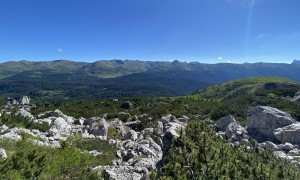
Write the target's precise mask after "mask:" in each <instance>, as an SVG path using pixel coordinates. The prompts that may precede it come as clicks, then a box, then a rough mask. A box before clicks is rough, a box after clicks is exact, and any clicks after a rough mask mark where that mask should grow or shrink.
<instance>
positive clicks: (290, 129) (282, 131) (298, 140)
mask: <svg viewBox="0 0 300 180" xmlns="http://www.w3.org/2000/svg"><path fill="white" fill-rule="evenodd" d="M274 134H275V136H276V138H277V139H278V140H279V141H280V142H282V143H286V142H288V143H292V144H298V145H300V123H295V124H291V125H289V126H286V127H283V128H277V129H275V130H274Z"/></svg>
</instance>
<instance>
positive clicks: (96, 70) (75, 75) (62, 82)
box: [0, 60, 300, 99]
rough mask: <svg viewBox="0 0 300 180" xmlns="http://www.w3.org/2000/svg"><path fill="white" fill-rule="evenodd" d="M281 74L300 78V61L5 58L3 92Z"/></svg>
mask: <svg viewBox="0 0 300 180" xmlns="http://www.w3.org/2000/svg"><path fill="white" fill-rule="evenodd" d="M258 76H279V77H284V78H289V79H291V80H294V81H298V82H300V64H299V60H295V61H294V62H293V63H292V64H284V63H253V64H252V63H244V64H230V63H219V64H203V63H198V62H191V63H187V62H180V61H177V60H175V61H173V62H153V61H133V60H124V61H122V60H101V61H96V62H93V63H87V62H74V61H68V60H55V61H42V62H31V61H19V62H5V63H2V64H0V96H2V97H3V96H21V95H31V96H33V97H40V98H47V97H51V98H52V99H53V97H57V98H103V97H105V98H107V97H132V96H151V97H153V96H176V95H185V94H189V93H191V92H194V91H196V90H197V89H201V88H205V87H208V86H210V85H214V84H217V83H222V82H226V81H229V80H235V79H241V78H246V77H258Z"/></svg>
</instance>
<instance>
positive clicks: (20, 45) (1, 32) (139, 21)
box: [0, 0, 300, 63]
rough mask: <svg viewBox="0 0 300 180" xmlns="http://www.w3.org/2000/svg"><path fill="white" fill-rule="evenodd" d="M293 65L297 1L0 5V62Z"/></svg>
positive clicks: (299, 42) (8, 1)
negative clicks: (111, 60) (143, 61)
mask: <svg viewBox="0 0 300 180" xmlns="http://www.w3.org/2000/svg"><path fill="white" fill-rule="evenodd" d="M23 59H25V60H32V61H37V60H55V59H69V60H75V61H89V62H90V61H96V60H101V59H135V60H153V61H155V60H160V61H168V60H175V59H177V60H180V61H188V62H189V61H199V62H203V63H216V62H259V61H263V62H290V61H292V60H293V59H300V0H0V62H3V61H9V60H23Z"/></svg>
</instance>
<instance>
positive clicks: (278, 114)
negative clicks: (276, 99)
mask: <svg viewBox="0 0 300 180" xmlns="http://www.w3.org/2000/svg"><path fill="white" fill-rule="evenodd" d="M247 120H248V128H247V131H248V132H249V133H250V134H251V135H252V136H253V137H254V138H255V139H257V140H258V141H266V140H269V141H273V142H275V141H276V140H277V138H276V137H275V134H274V132H273V131H274V130H275V129H277V128H282V127H284V126H288V125H290V124H293V123H295V122H296V121H295V120H294V119H293V118H292V117H291V115H290V114H288V113H285V112H283V111H280V110H278V109H276V108H272V107H268V106H257V107H253V108H249V110H248V115H247Z"/></svg>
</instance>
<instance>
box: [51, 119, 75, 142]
mask: <svg viewBox="0 0 300 180" xmlns="http://www.w3.org/2000/svg"><path fill="white" fill-rule="evenodd" d="M71 128H72V127H71V126H70V125H69V124H68V123H67V122H66V120H65V119H63V118H61V117H58V118H55V119H54V120H53V122H52V124H51V128H50V130H49V134H48V136H50V137H51V136H52V137H54V139H57V140H66V139H67V136H68V135H69V134H70V133H71Z"/></svg>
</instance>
